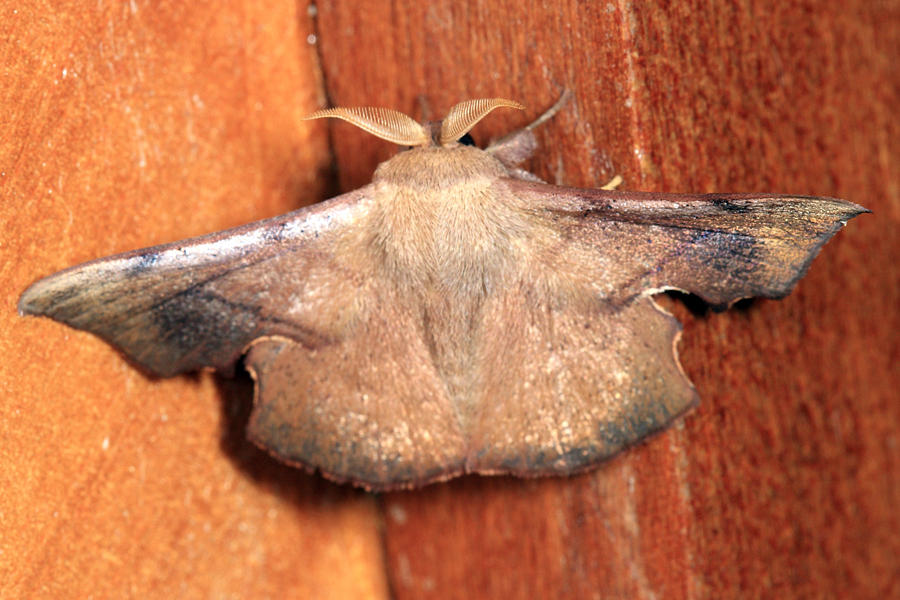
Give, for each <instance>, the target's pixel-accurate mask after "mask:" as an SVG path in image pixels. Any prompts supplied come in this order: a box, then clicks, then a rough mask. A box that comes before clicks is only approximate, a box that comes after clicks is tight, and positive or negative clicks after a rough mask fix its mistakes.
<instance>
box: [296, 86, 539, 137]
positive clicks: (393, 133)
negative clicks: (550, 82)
mask: <svg viewBox="0 0 900 600" xmlns="http://www.w3.org/2000/svg"><path fill="white" fill-rule="evenodd" d="M500 107H509V108H518V109H520V110H522V109H524V108H525V107H524V106H522V105H521V104H519V103H518V102H513V101H512V100H505V99H503V98H484V99H481V100H466V101H465V102H460V103H459V104H457V105H456V106H454V107H453V108H451V109H450V112H449V113H447V116H446V117H445V118H444V120H443V121H437V122H434V123H431V122H427V123H417V122H416V121H415V120H413V119H412V118H411V117H408V116H406V115H404V114H403V113H401V112H397V111H396V110H391V109H389V108H371V107H363V108H327V109H324V110H318V111H316V112H314V113H313V114H311V115H309V116H308V117H305V118H304V120H309V119H322V118H325V117H332V118H335V119H342V120H344V121H347V122H348V123H352V124H353V125H356V126H357V127H359V128H360V129H364V130H365V131H368V132H369V133H371V134H372V135H375V136H377V137H380V138H381V139H383V140H387V141H389V142H394V143H395V144H399V145H401V146H452V145H454V144H456V143H457V140H459V139H460V138H461V137H463V136H464V135H466V133H468V132H469V130H470V129H472V128H473V127H475V125H476V124H477V123H478V122H479V121H480V120H481V119H483V118H484V117H485V116H487V114H488V113H489V112H491V111H492V110H494V109H495V108H500Z"/></svg>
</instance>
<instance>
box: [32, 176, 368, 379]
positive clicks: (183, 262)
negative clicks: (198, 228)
mask: <svg viewBox="0 0 900 600" xmlns="http://www.w3.org/2000/svg"><path fill="white" fill-rule="evenodd" d="M369 189H370V188H368V187H366V188H362V189H360V190H356V191H354V192H351V193H349V194H345V195H343V196H339V197H337V198H333V199H331V200H328V201H326V202H322V203H320V204H316V205H314V206H311V207H307V208H303V209H300V210H297V211H295V212H292V213H288V214H286V215H282V216H280V217H275V218H272V219H268V220H264V221H259V222H256V223H251V224H248V225H244V226H242V227H237V228H234V229H230V230H227V231H222V232H219V233H214V234H210V235H206V236H201V237H197V238H193V239H190V240H183V241H180V242H175V243H172V244H165V245H161V246H155V247H152V248H145V249H143V250H135V251H133V252H127V253H124V254H119V255H116V256H112V257H108V258H102V259H98V260H95V261H91V262H88V263H84V264H82V265H78V266H75V267H72V268H70V269H66V270H64V271H61V272H59V273H56V274H55V275H51V276H50V277H47V278H45V279H42V280H40V281H38V282H36V283H35V284H33V285H32V286H31V287H29V288H28V289H27V290H26V291H25V293H24V294H22V297H21V299H20V300H19V312H20V313H21V314H27V315H43V316H47V317H50V318H52V319H55V320H57V321H60V322H63V323H66V324H68V325H70V326H72V327H75V328H77V329H83V330H86V331H90V332H92V333H95V334H96V335H98V336H100V337H101V338H103V339H104V340H107V341H108V342H110V343H111V344H113V345H114V346H116V347H117V348H119V349H121V350H122V351H123V352H124V353H125V354H126V355H128V356H129V357H130V358H131V359H133V360H134V361H135V362H137V363H138V364H140V365H141V366H143V367H144V368H146V369H147V370H148V371H150V372H152V373H154V374H157V375H162V376H169V375H174V374H177V373H183V372H186V371H192V370H195V369H198V368H200V367H203V366H212V367H215V368H217V369H223V370H228V369H230V368H231V366H232V365H233V363H234V361H235V360H236V359H237V358H238V357H239V356H240V354H241V353H242V352H243V351H244V350H245V349H246V347H247V345H248V344H249V343H250V342H251V341H253V340H254V339H257V338H259V337H264V336H270V335H283V336H286V337H290V338H291V339H293V340H295V341H298V342H300V343H301V344H303V345H304V346H307V347H315V346H317V345H320V344H321V343H323V342H327V341H328V340H329V338H330V337H332V336H335V335H339V333H340V327H341V324H342V323H346V322H347V320H348V319H350V318H351V316H350V315H349V314H348V313H350V312H352V310H353V307H352V300H353V293H354V290H355V289H356V288H357V287H358V286H359V285H361V282H362V281H363V280H364V279H365V278H366V274H365V273H362V272H360V271H359V269H358V266H357V265H353V264H349V263H348V259H346V258H345V257H344V256H343V255H344V254H346V253H344V252H342V251H339V250H340V249H341V247H342V245H346V244H350V243H352V241H348V239H347V236H348V232H352V231H356V229H358V228H353V227H351V225H352V224H354V223H355V222H358V221H359V220H360V219H361V218H363V217H364V216H365V215H366V211H367V207H368V204H369V200H370V193H369ZM351 254H352V253H351ZM329 319H330V320H329ZM322 323H325V324H326V325H325V326H324V327H323V326H322V325H321V324H322Z"/></svg>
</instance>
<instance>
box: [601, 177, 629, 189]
mask: <svg viewBox="0 0 900 600" xmlns="http://www.w3.org/2000/svg"><path fill="white" fill-rule="evenodd" d="M622 181H624V180H623V179H622V176H621V175H616V176H615V177H613V178H612V179H610V180H609V182H608V183H607V184H606V185H602V186H600V189H601V190H614V189H616V188H617V187H619V186H620V185H622Z"/></svg>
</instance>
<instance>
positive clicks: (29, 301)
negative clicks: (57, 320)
mask: <svg viewBox="0 0 900 600" xmlns="http://www.w3.org/2000/svg"><path fill="white" fill-rule="evenodd" d="M43 282H44V279H40V280H38V281H36V282H34V283H32V284H31V285H29V286H28V287H27V288H26V289H25V291H24V292H22V295H21V296H19V302H18V303H17V304H16V310H17V311H18V313H19V316H20V317H39V316H43V315H46V314H47V312H46V306H44V305H45V304H46V303H45V302H42V300H44V298H45V297H46V296H45V294H44V293H43V292H42V291H41V288H42V287H43V286H42V285H41V284H42V283H43Z"/></svg>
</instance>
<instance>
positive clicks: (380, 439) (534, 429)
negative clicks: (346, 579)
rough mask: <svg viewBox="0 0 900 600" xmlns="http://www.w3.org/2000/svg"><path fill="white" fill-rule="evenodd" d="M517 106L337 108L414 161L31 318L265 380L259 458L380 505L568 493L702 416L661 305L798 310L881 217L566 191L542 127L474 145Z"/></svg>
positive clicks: (105, 271) (139, 267)
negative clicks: (478, 494) (580, 474)
mask: <svg viewBox="0 0 900 600" xmlns="http://www.w3.org/2000/svg"><path fill="white" fill-rule="evenodd" d="M498 107H513V108H523V107H522V106H521V105H519V104H518V103H516V102H512V101H510V100H504V99H483V100H470V101H467V102H462V103H460V104H457V105H456V106H454V107H453V108H452V109H451V110H450V112H449V113H448V115H447V116H446V118H445V119H443V120H442V121H437V122H425V123H423V124H420V123H418V122H416V121H415V120H413V119H412V118H410V117H408V116H406V115H404V114H402V113H399V112H396V111H392V110H387V109H382V108H349V109H348V108H333V109H327V110H322V111H319V112H317V113H314V114H313V115H311V117H310V118H320V117H333V118H338V119H343V120H345V121H348V122H350V123H352V124H354V125H356V126H358V127H361V128H362V129H364V130H366V131H368V132H370V133H372V134H374V135H376V136H377V137H379V138H382V139H385V140H389V141H391V142H394V143H396V144H399V145H401V146H408V147H409V148H408V149H406V150H404V151H402V152H399V153H398V154H396V155H395V156H394V157H392V158H391V159H389V160H387V161H385V162H384V163H382V164H381V165H380V166H379V167H378V168H377V170H376V171H375V174H374V176H373V179H372V183H370V184H369V185H366V186H364V187H362V188H360V189H357V190H355V191H352V192H349V193H347V194H344V195H341V196H338V197H336V198H332V199H330V200H327V201H325V202H322V203H320V204H317V205H314V206H311V207H307V208H303V209H300V210H297V211H295V212H291V213H289V214H286V215H283V216H280V217H276V218H272V219H267V220H264V221H259V222H256V223H251V224H249V225H245V226H242V227H238V228H235V229H230V230H227V231H223V232H220V233H214V234H211V235H206V236H201V237H197V238H193V239H189V240H184V241H180V242H175V243H172V244H166V245H161V246H155V247H152V248H146V249H143V250H136V251H133V252H128V253H125V254H119V255H116V256H112V257H108V258H101V259H99V260H95V261H92V262H88V263H85V264H82V265H79V266H76V267H72V268H69V269H66V270H64V271H61V272H59V273H57V274H55V275H51V276H50V277H47V278H45V279H42V280H40V281H38V282H36V283H35V284H33V285H32V286H31V287H30V288H28V289H27V290H26V291H25V292H24V294H23V295H22V297H21V299H20V302H19V311H20V313H21V314H23V315H43V316H47V317H50V318H52V319H55V320H57V321H60V322H62V323H65V324H67V325H70V326H72V327H74V328H77V329H83V330H86V331H89V332H92V333H94V334H96V335H98V336H100V337H101V338H103V339H104V340H106V341H108V342H109V343H111V344H112V345H114V346H115V347H117V348H119V349H120V350H121V351H122V352H124V353H125V354H126V355H127V356H128V357H129V358H130V359H131V360H132V361H134V362H136V363H137V364H138V365H140V366H141V367H143V368H144V369H146V370H147V371H149V372H150V373H153V374H156V375H159V376H164V377H169V376H173V375H177V374H179V373H185V372H188V371H193V370H196V369H200V368H203V367H212V368H215V369H217V370H219V371H222V372H225V373H228V372H230V371H231V370H232V369H233V367H234V365H235V363H236V361H238V360H239V359H240V358H241V357H242V356H245V358H244V361H245V365H246V368H247V369H248V370H249V372H250V374H251V375H252V377H253V378H254V380H255V383H256V388H255V398H254V408H253V412H252V415H251V418H250V422H249V425H248V435H249V437H250V438H251V439H252V440H253V441H254V442H255V443H256V444H258V445H260V446H261V447H263V448H265V449H266V450H268V451H269V452H270V453H271V454H272V455H274V456H275V457H277V458H278V459H281V460H282V461H284V462H286V463H289V464H291V465H295V466H302V467H305V468H307V469H310V470H313V469H317V470H319V471H321V473H322V474H324V475H325V476H326V477H328V478H331V479H333V480H336V481H339V482H352V483H353V484H356V485H358V486H362V487H364V488H367V489H370V490H387V489H396V488H408V487H415V486H420V485H424V484H427V483H430V482H435V481H439V480H445V479H449V478H451V477H454V476H457V475H460V474H464V473H480V474H501V473H506V474H514V475H519V476H538V475H551V474H555V475H565V474H570V473H574V472H577V471H581V470H584V469H586V468H589V467H591V466H594V465H596V464H597V463H598V462H600V461H602V460H603V459H606V458H608V457H610V456H612V455H613V454H615V453H617V452H618V451H620V450H622V449H623V448H624V447H626V446H629V445H631V444H634V443H635V442H637V441H638V440H641V439H642V438H644V437H645V436H647V435H648V434H650V433H652V432H655V431H658V430H660V429H661V428H663V427H664V426H665V425H666V424H668V423H670V422H671V421H672V420H673V419H675V418H676V417H678V416H679V415H682V414H683V413H684V412H685V411H687V410H688V409H689V408H691V407H692V406H693V405H694V404H695V403H696V402H697V392H696V390H695V388H694V387H693V385H692V384H691V383H690V382H689V381H688V379H687V377H686V376H685V374H684V373H683V371H682V370H681V367H680V365H679V362H678V357H677V351H676V344H677V341H678V337H679V334H680V325H679V323H678V322H677V321H676V320H675V319H674V317H672V316H671V315H669V314H668V313H667V312H664V311H663V310H662V309H660V308H659V307H658V306H657V305H656V304H655V303H654V301H653V299H652V295H653V294H657V293H659V292H662V291H664V290H683V291H686V292H690V293H692V294H696V295H698V296H700V297H701V298H702V299H704V300H705V301H707V302H708V303H711V304H712V305H714V306H718V307H725V306H728V305H729V304H731V303H733V302H734V301H736V300H737V299H741V298H747V297H752V296H763V297H768V298H781V297H783V296H785V295H786V294H787V293H788V292H789V291H790V290H791V288H793V287H794V284H795V283H796V282H797V281H798V280H799V279H800V278H801V277H802V276H803V274H804V272H805V271H806V269H807V267H808V266H809V264H810V262H811V261H812V259H813V257H814V256H815V255H816V254H817V253H818V251H819V249H820V248H821V247H822V245H823V244H824V243H825V242H826V241H827V240H828V239H829V238H831V236H832V235H834V233H835V232H836V231H837V230H838V229H840V227H841V226H843V225H844V224H845V223H846V222H847V221H848V220H849V219H851V218H853V217H854V216H856V215H858V214H860V213H862V212H867V211H866V210H865V209H864V208H862V207H860V206H857V205H855V204H852V203H850V202H846V201H843V200H836V199H830V198H815V197H805V196H786V195H775V194H764V195H747V194H706V195H690V194H688V195H676V194H659V193H644V192H627V191H616V190H614V189H609V188H611V187H612V186H607V187H606V188H601V189H578V188H572V187H562V186H555V185H549V184H547V183H544V182H542V181H540V180H539V179H538V178H537V177H535V176H534V175H532V174H530V173H528V172H526V171H524V170H522V169H521V168H520V165H521V164H522V163H523V161H524V160H525V159H527V158H528V157H529V156H530V155H531V154H532V153H533V152H534V150H535V148H536V142H535V136H534V134H533V128H534V126H535V125H537V124H538V123H540V122H542V121H543V120H544V119H546V118H547V117H549V116H550V114H552V112H553V111H555V110H557V109H558V106H557V107H554V108H553V109H551V111H548V113H546V114H545V115H543V116H542V117H541V118H539V119H538V121H536V122H535V123H533V124H532V125H530V126H529V127H526V128H524V129H522V130H519V131H517V132H514V133H512V134H510V135H508V136H507V137H505V138H503V139H501V140H500V141H498V142H495V143H493V144H491V145H490V146H488V147H487V148H486V149H480V148H477V147H474V146H471V145H467V144H464V143H460V139H461V138H463V136H466V134H467V133H468V131H469V130H470V129H471V128H472V127H473V126H474V125H475V124H476V123H478V122H479V121H480V120H481V119H482V118H483V117H484V116H485V115H487V114H488V113H489V112H490V111H492V110H493V109H495V108H498Z"/></svg>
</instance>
